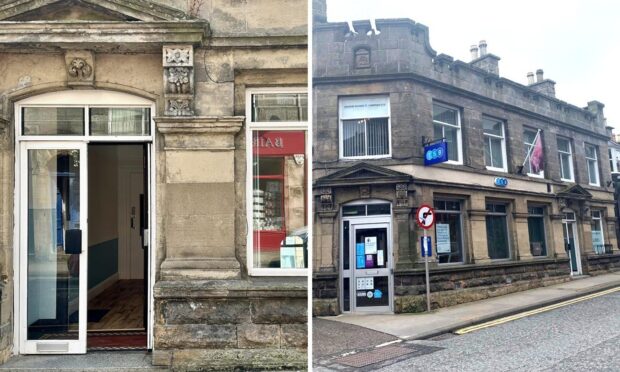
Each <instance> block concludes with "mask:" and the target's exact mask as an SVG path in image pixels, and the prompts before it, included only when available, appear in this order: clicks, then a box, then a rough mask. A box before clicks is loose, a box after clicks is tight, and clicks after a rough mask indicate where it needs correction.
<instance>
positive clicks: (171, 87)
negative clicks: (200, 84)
mask: <svg viewBox="0 0 620 372" xmlns="http://www.w3.org/2000/svg"><path fill="white" fill-rule="evenodd" d="M167 71H168V74H167V75H168V76H167V78H166V80H167V81H168V84H167V86H166V93H173V94H188V93H191V75H190V74H191V71H190V69H189V68H187V67H168V68H167Z"/></svg>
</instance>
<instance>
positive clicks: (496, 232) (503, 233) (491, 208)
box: [486, 203, 510, 260]
mask: <svg viewBox="0 0 620 372" xmlns="http://www.w3.org/2000/svg"><path fill="white" fill-rule="evenodd" d="M486 211H487V216H486V223H487V247H488V251H489V258H491V259H492V260H497V259H507V258H510V247H509V245H508V244H509V243H508V221H507V213H506V204H499V203H487V205H486Z"/></svg>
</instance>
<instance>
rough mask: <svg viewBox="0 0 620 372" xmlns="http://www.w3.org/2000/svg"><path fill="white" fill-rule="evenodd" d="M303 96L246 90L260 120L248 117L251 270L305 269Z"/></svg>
mask: <svg viewBox="0 0 620 372" xmlns="http://www.w3.org/2000/svg"><path fill="white" fill-rule="evenodd" d="M306 99H307V97H306V95H305V93H304V94H301V93H280V92H276V93H271V92H260V93H255V94H251V93H250V97H249V101H250V102H251V103H250V107H249V109H250V110H251V113H252V114H251V118H252V119H254V120H259V122H255V121H249V122H248V136H249V138H250V141H249V143H248V145H249V146H251V149H252V151H251V157H250V159H248V162H249V164H248V171H249V173H250V174H251V176H250V182H249V185H248V186H249V188H250V190H248V199H249V200H248V220H249V223H250V226H251V234H250V235H251V237H249V239H248V246H249V249H248V255H249V256H248V266H249V270H250V273H251V274H252V275H279V274H283V275H305V269H307V268H308V229H307V221H308V218H307V207H306V205H307V179H308V178H307V173H308V162H307V146H306V143H307V138H306V137H307V131H306V129H305V125H306V124H307V123H306V122H305V121H300V120H305V115H306V113H307V105H306ZM299 105H301V106H299ZM270 117H271V118H273V122H268V123H264V121H266V120H269V118H270ZM276 117H277V118H276ZM282 117H285V119H282ZM283 121H286V123H282V122H283ZM295 123H298V124H295Z"/></svg>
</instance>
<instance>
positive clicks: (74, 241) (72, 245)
mask: <svg viewBox="0 0 620 372" xmlns="http://www.w3.org/2000/svg"><path fill="white" fill-rule="evenodd" d="M65 253H66V254H80V253H82V230H80V229H71V230H67V231H65Z"/></svg>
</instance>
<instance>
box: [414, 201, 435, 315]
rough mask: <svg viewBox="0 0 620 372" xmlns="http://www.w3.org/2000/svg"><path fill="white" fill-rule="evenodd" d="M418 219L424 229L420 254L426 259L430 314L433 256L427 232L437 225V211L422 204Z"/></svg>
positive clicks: (427, 296)
mask: <svg viewBox="0 0 620 372" xmlns="http://www.w3.org/2000/svg"><path fill="white" fill-rule="evenodd" d="M416 218H417V222H418V225H419V226H420V227H421V228H422V229H424V236H423V237H422V240H421V241H420V243H421V247H420V252H422V257H424V269H425V271H426V310H427V311H428V312H429V313H430V311H431V287H430V278H429V274H428V257H430V256H432V255H433V252H432V248H431V246H432V245H431V237H430V236H426V230H428V229H430V228H431V227H433V225H434V224H435V211H434V210H433V208H431V207H430V206H428V205H426V204H422V205H421V206H420V208H418V211H417V212H416Z"/></svg>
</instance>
